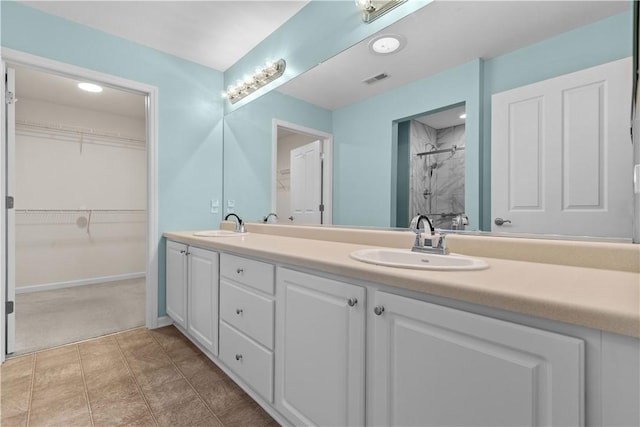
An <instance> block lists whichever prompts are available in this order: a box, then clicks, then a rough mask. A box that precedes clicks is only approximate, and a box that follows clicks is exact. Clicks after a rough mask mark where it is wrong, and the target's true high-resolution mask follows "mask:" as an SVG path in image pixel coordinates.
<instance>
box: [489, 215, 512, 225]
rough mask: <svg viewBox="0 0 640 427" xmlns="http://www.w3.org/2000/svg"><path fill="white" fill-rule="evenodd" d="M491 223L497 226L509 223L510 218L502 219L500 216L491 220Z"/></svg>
mask: <svg viewBox="0 0 640 427" xmlns="http://www.w3.org/2000/svg"><path fill="white" fill-rule="evenodd" d="M493 223H494V224H495V225H497V226H501V225H503V224H507V223H508V224H511V220H510V219H502V218H500V217H498V218H496V219H494V220H493Z"/></svg>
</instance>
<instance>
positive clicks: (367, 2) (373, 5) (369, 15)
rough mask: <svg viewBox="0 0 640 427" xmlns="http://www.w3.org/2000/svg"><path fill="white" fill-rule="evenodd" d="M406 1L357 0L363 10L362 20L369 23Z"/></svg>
mask: <svg viewBox="0 0 640 427" xmlns="http://www.w3.org/2000/svg"><path fill="white" fill-rule="evenodd" d="M406 1H407V0H390V1H380V0H356V6H357V7H358V9H360V10H361V11H362V20H363V21H364V22H366V23H367V24H368V23H370V22H371V21H373V20H375V19H378V18H379V17H381V16H382V15H384V14H385V13H387V12H389V11H390V10H391V9H393V8H395V7H398V6H400V5H401V4H402V3H404V2H406Z"/></svg>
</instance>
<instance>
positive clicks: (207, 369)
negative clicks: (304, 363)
mask: <svg viewBox="0 0 640 427" xmlns="http://www.w3.org/2000/svg"><path fill="white" fill-rule="evenodd" d="M0 375H1V382H0V386H1V388H0V393H1V395H2V404H1V419H0V425H2V426H3V427H13V426H73V427H75V426H109V427H112V426H124V425H127V426H171V427H178V426H212V427H214V426H215V427H217V426H256V427H271V426H277V425H278V424H277V423H276V422H275V421H274V420H273V419H272V418H271V417H270V416H269V415H268V414H267V413H266V412H265V411H264V410H263V409H262V408H260V407H259V406H258V405H257V404H256V403H255V402H254V401H253V400H252V399H251V398H250V397H249V396H248V395H247V394H246V393H244V392H243V391H242V390H241V389H240V388H239V387H238V386H237V385H236V384H235V383H234V382H233V381H232V380H231V379H230V378H229V377H227V376H226V375H225V374H224V373H223V372H222V371H221V370H220V369H219V368H218V367H217V366H216V365H215V364H213V363H212V362H211V361H210V360H209V359H208V358H207V357H206V356H204V355H203V354H202V353H201V352H200V350H198V348H196V347H195V346H194V345H193V344H192V343H191V342H189V341H188V340H187V339H186V338H185V337H184V336H183V335H182V334H181V333H180V332H179V331H178V330H177V329H176V328H174V327H173V326H168V327H165V328H160V329H155V330H148V329H146V328H138V329H134V330H131V331H127V332H122V333H119V334H115V335H110V336H106V337H102V338H97V339H93V340H90V341H84V342H81V343H78V344H71V345H67V346H64V347H59V348H56V349H52V350H45V351H40V352H37V353H34V354H29V355H25V356H20V357H16V358H13V359H9V360H7V361H6V362H5V363H4V364H3V365H2V369H1V370H0Z"/></svg>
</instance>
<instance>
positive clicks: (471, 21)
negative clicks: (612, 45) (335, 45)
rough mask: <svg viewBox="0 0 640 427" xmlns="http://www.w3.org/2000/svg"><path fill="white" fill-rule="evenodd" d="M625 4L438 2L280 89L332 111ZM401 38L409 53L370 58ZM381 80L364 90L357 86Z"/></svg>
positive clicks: (580, 23) (626, 4)
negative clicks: (380, 42) (373, 49)
mask: <svg viewBox="0 0 640 427" xmlns="http://www.w3.org/2000/svg"><path fill="white" fill-rule="evenodd" d="M629 7H630V2H628V1H611V0H607V1H590V0H586V1H578V0H574V1H443V0H436V1H434V2H433V3H430V4H429V5H427V6H425V7H423V8H421V9H419V10H418V11H416V12H415V13H413V14H412V15H409V16H407V17H406V18H404V19H402V20H400V21H398V22H396V23H394V24H392V25H391V26H389V27H387V28H386V29H384V30H383V31H381V32H380V33H378V34H376V35H374V36H372V37H370V38H368V39H366V40H364V41H362V42H361V43H359V44H357V45H355V46H353V47H352V48H350V49H348V50H346V51H344V52H342V53H340V54H339V55H337V56H335V57H333V58H331V59H329V60H328V61H325V62H323V63H322V64H320V65H318V66H317V67H315V68H313V69H312V70H310V71H308V72H306V73H304V74H303V75H301V76H299V77H297V78H295V79H293V80H291V81H289V82H287V83H286V84H284V85H282V86H280V87H279V88H278V90H279V91H280V92H282V93H285V94H288V95H291V96H294V97H296V98H300V99H302V100H304V101H307V102H310V103H312V104H315V105H318V106H320V107H323V108H326V109H329V110H335V109H338V108H341V107H344V106H346V105H349V104H352V103H354V102H357V101H359V100H362V99H365V98H368V97H370V96H373V95H376V94H379V93H382V92H385V91H387V90H390V89H393V88H396V87H398V86H401V85H404V84H406V83H408V82H412V81H414V80H417V79H420V78H424V77H427V76H430V75H434V74H436V73H438V72H440V71H443V70H446V69H448V68H451V67H454V66H456V65H460V64H464V63H466V62H469V61H471V60H473V59H476V58H484V59H488V58H493V57H496V56H499V55H501V54H504V53H507V52H510V51H513V50H516V49H518V48H519V47H522V46H526V45H528V44H531V43H534V42H537V41H540V40H544V39H546V38H548V37H550V36H553V35H556V34H560V33H562V32H565V31H568V30H570V29H573V28H577V27H580V26H583V25H585V24H588V23H591V22H595V21H597V20H600V19H603V18H605V17H607V16H611V15H614V14H617V13H621V12H623V11H625V10H627V9H628V8H629ZM379 34H399V35H402V36H404V37H405V38H406V40H407V44H406V46H405V47H404V48H403V49H402V50H400V51H399V52H397V53H395V54H392V55H386V56H382V55H373V54H371V53H370V52H369V49H368V43H369V41H370V40H371V39H372V38H374V37H377V36H378V35H379ZM383 72H384V73H386V74H388V75H389V77H388V78H386V79H384V80H381V81H378V82H376V83H373V84H371V85H367V84H365V83H363V82H362V81H363V80H365V79H367V78H369V77H371V76H374V75H377V74H380V73H383Z"/></svg>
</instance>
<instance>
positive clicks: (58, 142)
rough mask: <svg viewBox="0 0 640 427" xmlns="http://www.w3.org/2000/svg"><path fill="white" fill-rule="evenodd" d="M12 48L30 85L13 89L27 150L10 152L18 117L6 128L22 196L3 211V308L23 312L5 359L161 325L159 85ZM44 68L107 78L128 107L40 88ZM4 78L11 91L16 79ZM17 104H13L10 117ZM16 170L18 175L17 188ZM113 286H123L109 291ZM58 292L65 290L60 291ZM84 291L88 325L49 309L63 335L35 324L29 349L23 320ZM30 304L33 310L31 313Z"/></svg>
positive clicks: (21, 145) (6, 326) (13, 61)
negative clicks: (53, 335)
mask: <svg viewBox="0 0 640 427" xmlns="http://www.w3.org/2000/svg"><path fill="white" fill-rule="evenodd" d="M6 52H8V53H9V54H8V55H4V58H3V59H5V60H7V62H6V63H5V62H3V64H2V65H3V69H5V70H6V71H9V69H14V70H16V71H14V75H15V74H17V81H18V84H17V85H16V87H14V88H13V89H14V91H13V93H14V97H15V98H17V101H20V102H14V103H13V104H14V105H13V107H14V108H13V111H14V113H17V114H14V115H13V117H12V119H13V126H14V127H13V130H14V134H15V136H16V140H17V142H18V144H17V145H15V143H14V146H15V147H16V149H15V150H14V152H13V153H10V154H11V155H6V156H5V150H7V149H8V148H9V145H10V144H9V141H8V137H7V135H8V133H9V132H8V131H9V130H10V129H9V126H6V125H7V124H8V123H7V122H5V123H4V125H5V126H3V127H4V128H5V129H6V130H7V132H4V131H3V150H2V151H3V152H2V156H3V157H4V159H3V160H4V161H3V162H2V169H3V173H2V179H3V181H4V182H3V185H2V192H3V198H4V197H5V196H8V195H9V193H10V192H12V193H13V196H15V198H14V205H13V206H12V207H11V208H10V209H6V210H5V209H3V210H2V216H3V218H2V222H3V223H4V224H6V228H5V227H3V230H2V234H1V236H2V244H3V247H4V248H6V249H7V250H6V251H4V252H5V254H6V259H4V257H3V263H2V268H3V274H2V279H3V280H2V292H1V293H0V297H1V298H2V301H1V302H2V304H1V305H2V306H3V308H4V305H5V304H4V303H5V301H7V302H10V303H11V304H12V305H13V307H14V310H7V311H6V313H3V316H2V320H3V321H4V322H3V327H2V329H1V330H2V344H3V345H2V348H3V351H2V355H1V356H2V359H4V356H5V355H6V354H11V353H14V354H18V353H24V352H27V351H32V350H35V349H39V348H47V347H51V346H56V345H60V344H64V343H67V342H73V341H78V340H81V339H86V338H89V337H93V336H100V335H104V334H106V333H111V332H116V331H119V330H124V329H129V328H131V327H136V326H142V325H146V326H147V327H155V326H156V325H157V321H158V319H157V260H156V255H155V254H156V252H157V248H156V246H157V245H154V244H153V243H152V240H153V239H152V238H151V236H155V235H157V220H156V215H157V214H156V202H155V200H156V181H157V179H156V165H155V145H156V142H155V141H156V139H155V138H156V136H155V115H156V99H157V95H156V93H157V89H156V88H154V87H151V86H148V85H145V84H140V83H137V82H132V81H128V80H125V79H121V78H117V77H113V76H109V75H105V74H101V73H96V72H94V71H90V70H85V69H82V68H79V67H75V66H71V65H68V64H63V63H59V62H56V61H50V60H46V59H43V58H39V57H36V56H33V55H29V54H24V53H21V52H17V51H11V50H7V51H6ZM4 53H5V51H3V54H4ZM36 75H38V76H39V77H42V78H43V79H45V80H46V79H53V80H55V79H58V80H60V81H63V80H64V81H66V82H67V83H68V84H69V85H72V86H73V87H74V89H75V90H77V83H78V82H79V81H90V82H97V83H100V84H101V86H103V93H101V94H100V95H105V98H108V99H109V102H107V104H108V103H111V104H113V105H116V104H118V102H117V101H114V99H116V98H119V100H120V102H121V104H120V106H121V108H120V109H119V110H117V111H113V110H112V111H108V108H109V107H105V106H104V105H98V104H96V105H74V104H73V102H71V103H68V102H66V101H67V100H66V98H65V97H66V94H64V93H63V92H60V90H61V89H60V87H58V88H55V87H49V89H45V88H44V86H42V85H40V83H42V82H41V81H37V79H36V81H35V83H34V80H32V79H31V78H32V77H34V76H36ZM21 76H22V77H23V78H24V79H26V80H27V86H26V87H25V86H24V85H21ZM4 83H5V85H6V87H7V91H9V86H8V82H7V81H5V82H4ZM32 86H33V87H36V86H37V87H38V90H37V92H38V93H39V96H34V95H33V93H32V92H33V91H32V92H31V93H30V92H29V89H30V88H31V87H32ZM64 90H68V87H67V88H66V89H64ZM47 91H48V92H47ZM3 92H4V91H3ZM47 97H48V98H47ZM123 100H128V101H131V102H133V104H134V105H133V106H132V108H133V109H134V110H135V111H136V113H135V114H131V111H128V110H125V109H122V106H123V105H126V104H127V102H128V101H124V103H122V102H123ZM132 100H135V101H132ZM3 104H4V103H3ZM10 110H11V108H10V105H9V104H7V107H6V108H5V109H3V118H5V120H6V118H8V117H9V116H10V113H9V111H10ZM7 151H11V150H7ZM118 153H120V154H123V153H125V154H124V155H117V154H118ZM71 155H73V157H70V156H71ZM12 156H14V157H12ZM10 176H14V177H15V178H16V179H15V185H12V182H11V181H12V180H11V179H9V178H10ZM25 177H26V178H25ZM7 208H9V206H7ZM134 253H135V255H134ZM21 256H22V257H24V258H25V260H26V262H23V261H24V260H21V259H20V258H21ZM25 264H26V265H27V267H25ZM16 285H17V287H16ZM109 287H111V288H112V290H111V291H107V292H105V289H106V288H109ZM16 291H17V292H16ZM58 291H60V292H62V293H64V294H65V295H63V296H58V297H54V296H53V293H55V292H58ZM74 293H76V294H77V293H79V295H74ZM99 295H102V296H99ZM114 296H115V297H116V298H115V299H113V298H112V297H114ZM23 297H32V298H31V299H34V300H35V303H34V305H33V306H32V307H35V310H28V309H26V308H27V305H24V304H26V303H24V301H23V302H22V303H21V299H23V300H24V298H23ZM118 297H121V299H120V300H118ZM73 298H75V299H76V300H77V301H81V302H82V303H81V304H79V306H80V308H81V310H80V311H84V312H85V316H87V317H86V319H88V320H87V321H83V320H78V319H76V320H75V321H68V318H67V317H64V316H63V318H66V319H67V321H66V322H65V321H59V320H56V319H55V318H53V317H51V316H49V317H48V323H49V324H53V325H54V329H57V330H58V332H61V333H60V334H59V335H60V337H59V338H60V339H61V340H62V341H50V342H47V339H45V338H43V336H46V338H50V337H48V336H47V335H49V334H47V333H43V328H35V329H33V330H37V331H38V332H39V333H40V335H41V336H40V337H36V338H35V339H34V340H31V343H30V344H25V345H22V344H20V340H21V337H20V334H21V332H20V323H21V321H20V316H21V315H26V314H27V313H34V312H35V313H36V314H40V315H41V314H42V313H43V312H44V313H45V316H42V317H44V318H47V316H46V313H48V311H47V310H49V309H52V308H55V306H56V305H57V306H59V307H61V308H62V311H63V312H64V311H66V309H68V308H69V307H70V305H71V304H70V302H71V301H72V300H73ZM87 298H88V299H87ZM100 298H102V300H100ZM52 301H53V302H54V303H53V304H51V302H52ZM107 301H111V302H108V303H107ZM21 304H23V306H24V307H25V310H23V311H22V312H21V311H20V307H21ZM91 304H93V309H91V308H90V307H92V305H91ZM7 306H9V304H8V305H7ZM132 307H135V308H132ZM104 308H106V310H104ZM11 311H13V313H11ZM133 312H135V314H134V315H133V316H130V314H132V313H133ZM4 314H6V317H5V316H4ZM16 314H17V316H16ZM63 314H64V313H63ZM67 314H68V313H67ZM132 318H134V319H133V320H131V319H132ZM16 319H17V323H18V325H17V326H18V327H17V328H16ZM101 322H102V323H101ZM22 323H24V322H22ZM74 324H77V325H80V326H84V327H85V330H84V332H82V331H81V335H76V334H74V333H72V331H71V329H73V328H72V326H73V325H74ZM16 331H17V333H16ZM82 334H84V335H82ZM16 337H17V342H16V340H15V339H16ZM65 337H66V338H65ZM12 340H13V341H12ZM27 341H28V340H27ZM33 343H35V344H33ZM16 344H18V346H16Z"/></svg>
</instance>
